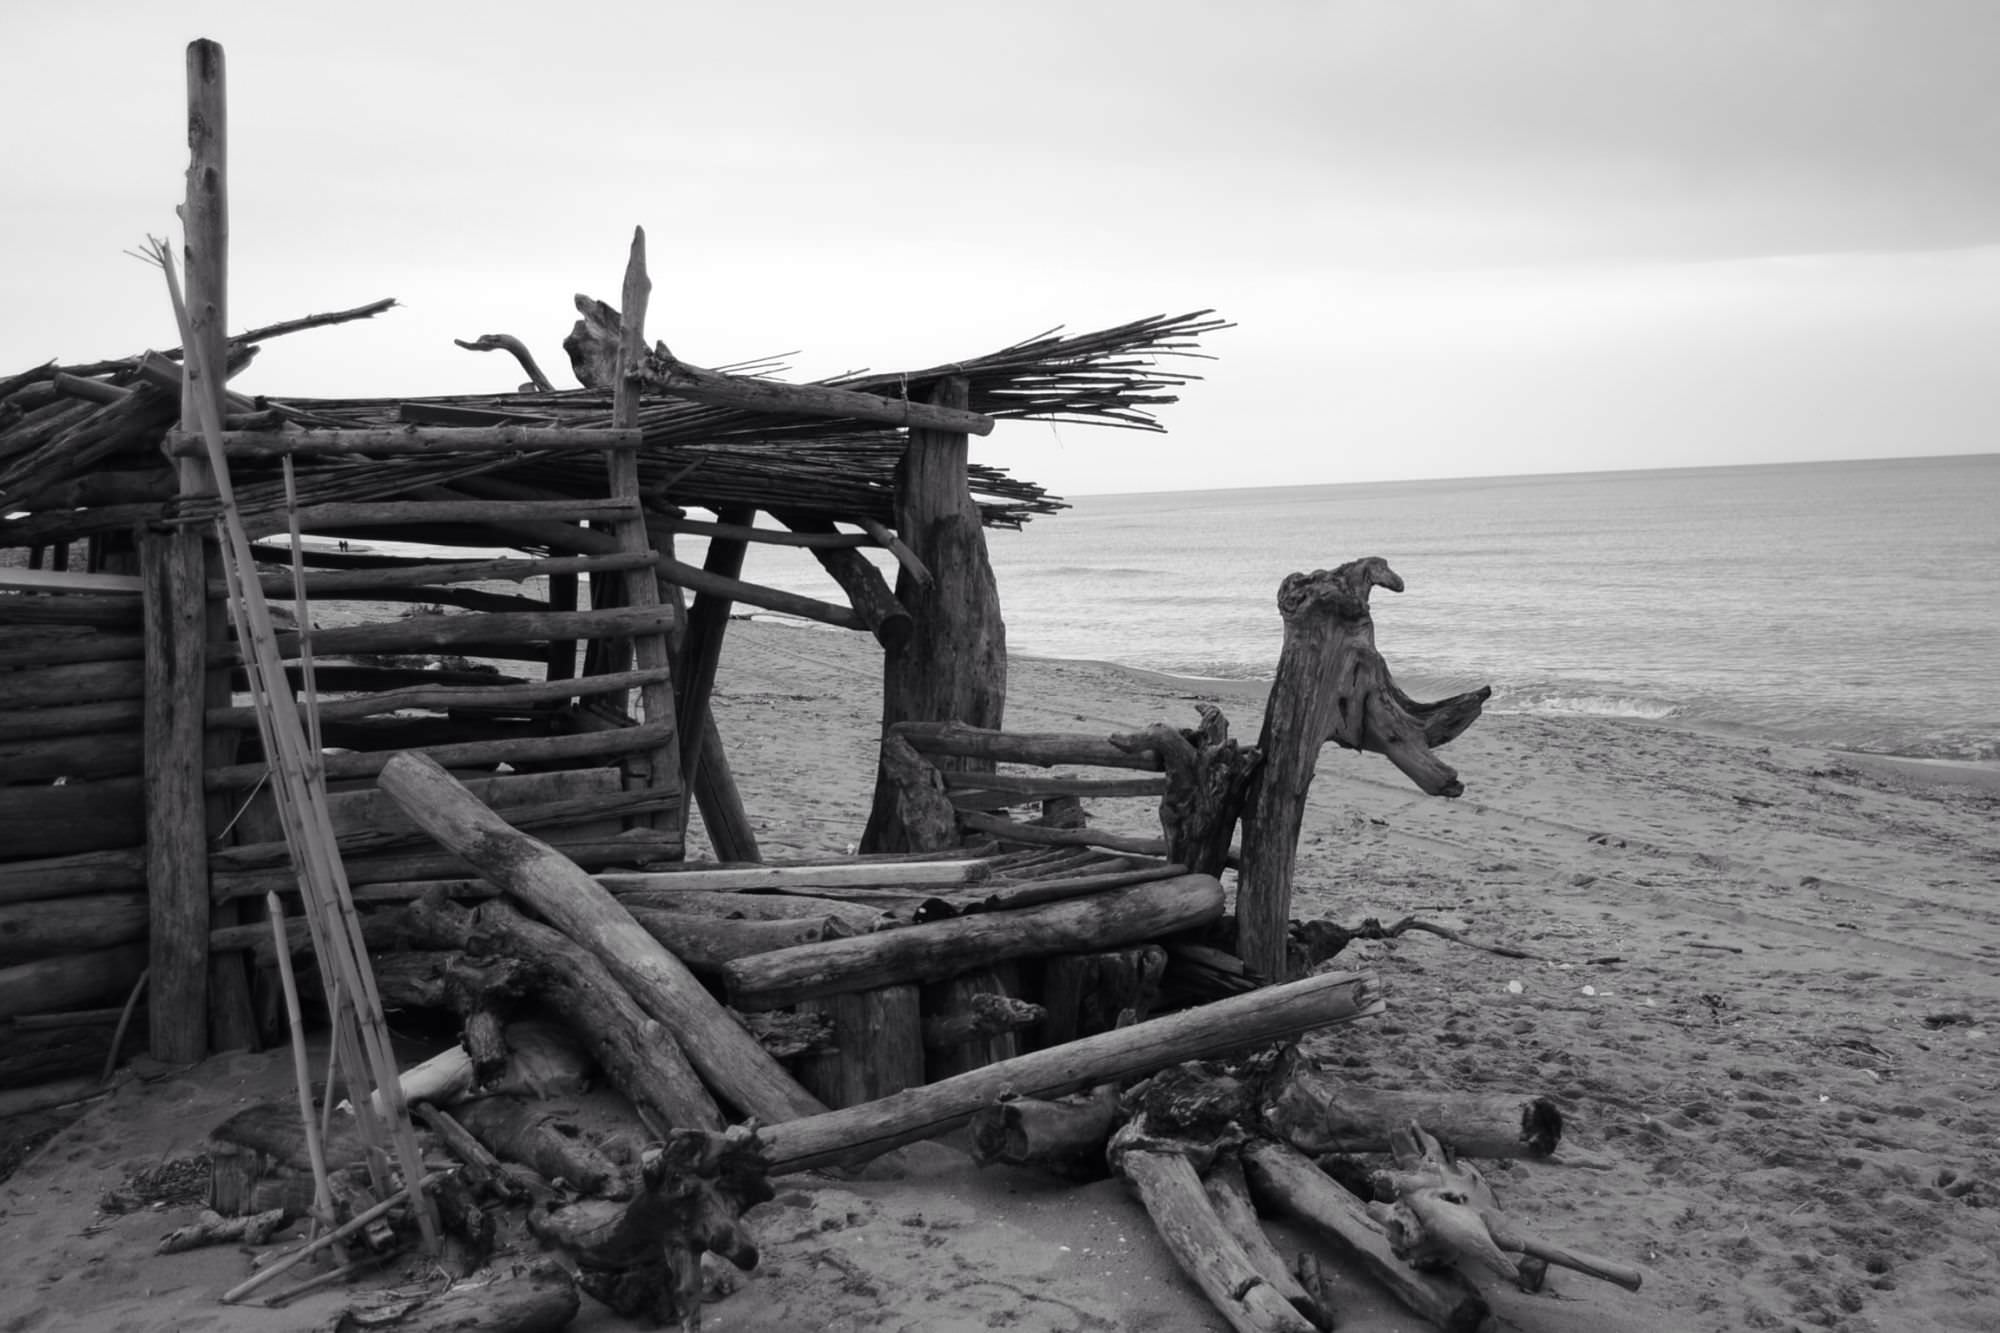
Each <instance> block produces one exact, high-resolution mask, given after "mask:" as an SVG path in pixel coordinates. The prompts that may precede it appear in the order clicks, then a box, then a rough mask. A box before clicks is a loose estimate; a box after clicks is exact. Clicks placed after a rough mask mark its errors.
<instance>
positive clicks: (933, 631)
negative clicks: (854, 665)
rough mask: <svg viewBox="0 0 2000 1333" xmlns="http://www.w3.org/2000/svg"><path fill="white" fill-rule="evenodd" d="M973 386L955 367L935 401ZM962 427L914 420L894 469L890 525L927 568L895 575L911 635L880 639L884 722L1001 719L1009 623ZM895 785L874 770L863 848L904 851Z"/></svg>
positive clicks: (979, 766) (968, 764)
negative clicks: (927, 577)
mask: <svg viewBox="0 0 2000 1333" xmlns="http://www.w3.org/2000/svg"><path fill="white" fill-rule="evenodd" d="M969 395H970V389H969V387H968V385H967V383H966V381H965V379H964V378H963V377H962V376H951V377H948V378H946V379H944V380H942V381H940V382H939V383H938V385H937V387H936V388H935V389H934V390H933V391H932V393H931V401H932V402H933V403H934V404H936V405H937V406H940V407H944V408H949V409H956V410H962V409H963V408H964V407H965V405H966V402H967V401H968V398H969ZM967 460H968V442H967V439H966V437H965V436H964V435H961V434H952V433H949V432H945V431H939V430H928V429H923V430H919V429H912V430H911V431H910V442H909V445H908V447H907V448H906V449H905V450H904V453H903V461H902V463H901V464H900V465H899V467H898V469H897V479H896V531H897V532H898V533H899V534H900V535H901V537H902V539H903V541H904V543H905V544H906V545H908V546H909V548H910V549H911V550H912V551H913V552H914V553H915V555H916V558H917V559H918V560H920V561H921V562H922V564H923V567H924V568H926V569H928V570H930V573H931V582H930V583H929V585H928V586H926V585H924V584H920V583H919V582H918V581H917V580H916V579H915V578H913V577H911V575H910V572H909V570H907V569H904V570H902V571H901V573H900V574H899V576H898V577H897V580H896V600H897V601H898V602H900V603H901V604H902V605H903V606H904V607H905V608H906V609H907V610H908V611H909V613H910V617H911V621H912V625H913V632H912V634H911V635H910V638H909V641H908V642H906V643H904V644H902V645H900V646H891V647H888V648H887V649H885V652H884V660H883V669H882V725H883V727H884V728H887V727H890V726H893V725H895V724H896V723H898V722H906V721H912V720H920V721H935V722H964V723H970V724H971V725H973V726H977V727H988V728H993V729H998V728H999V727H1000V725H1001V719H1002V716H1003V714H1004V713H1005V711H1006V706H1007V627H1006V624H1005V623H1004V622H1003V621H1002V620H1001V618H1000V594H999V590H998V587H997V585H996V584H995V582H994V579H993V567H992V565H991V564H990V563H989V561H988V560H987V556H986V534H985V531H984V529H983V528H982V527H981V525H980V520H979V510H978V508H977V506H975V505H974V504H973V503H972V493H971V488H970V483H969V481H968V474H967ZM939 767H940V768H945V769H957V770H961V771H966V772H977V771H981V770H989V769H991V767H992V765H991V764H990V763H988V762H986V761H983V760H967V759H947V760H945V761H944V762H943V763H941V764H940V765H939ZM897 808H898V801H897V787H896V783H895V781H894V779H893V778H891V777H890V775H889V774H887V773H886V772H883V773H878V774H877V776H876V780H875V801H874V807H873V809H872V810H871V812H870V814H869V817H868V828H867V831H866V832H865V833H863V835H862V838H861V847H862V850H863V851H870V852H875V851H892V852H893V851H903V850H905V849H906V848H907V846H908V839H907V836H906V834H905V832H904V830H903V828H902V826H901V823H900V821H899V820H898V819H897Z"/></svg>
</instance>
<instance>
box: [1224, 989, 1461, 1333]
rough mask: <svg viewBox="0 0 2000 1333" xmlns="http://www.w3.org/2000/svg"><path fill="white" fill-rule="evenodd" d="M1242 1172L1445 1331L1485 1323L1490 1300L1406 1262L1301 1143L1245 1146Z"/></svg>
mask: <svg viewBox="0 0 2000 1333" xmlns="http://www.w3.org/2000/svg"><path fill="white" fill-rule="evenodd" d="M1260 993H1261V994H1269V993H1270V992H1268V991H1265V992H1260ZM1243 1170H1244V1174H1245V1175H1246V1176H1247V1177H1248V1178H1249V1181H1250V1190H1251V1194H1252V1196H1253V1197H1254V1198H1256V1199H1257V1201H1258V1204H1259V1206H1260V1207H1261V1208H1263V1209H1265V1210H1267V1211H1272V1212H1278V1213H1282V1214H1284V1215H1285V1216H1288V1217H1292V1218H1296V1219H1297V1220H1298V1221H1300V1222H1303V1223H1305V1224H1306V1225H1307V1226H1310V1227H1311V1228H1312V1229H1313V1230H1314V1231H1315V1232H1317V1233H1319V1234H1320V1235H1322V1236H1325V1237H1326V1238H1327V1239H1329V1240H1332V1241H1334V1242H1335V1243H1336V1244H1337V1245H1338V1246H1339V1247H1340V1248H1341V1249H1342V1250H1344V1251H1346V1252H1347V1253H1348V1254H1350V1255H1352V1256H1353V1257H1354V1258H1355V1259H1356V1260H1358V1261H1359V1262H1360V1264H1361V1265H1362V1267H1363V1268H1365V1269H1366V1270H1367V1271H1368V1273H1369V1275H1370V1276H1371V1277H1373V1278H1374V1279H1375V1280H1376V1281H1377V1282H1380V1283H1381V1284H1382V1285H1383V1286H1384V1287H1386V1288H1387V1289H1388V1290H1389V1292H1390V1293H1391V1294H1392V1295H1394V1296H1395V1297H1396V1299H1397V1300H1399V1301H1401V1302H1402V1303H1403V1304H1404V1305H1405V1306H1407V1307H1408V1308H1409V1309H1410V1310H1412V1311H1414V1312H1415V1313H1416V1314H1417V1315H1419V1316H1421V1317H1422V1318H1424V1319H1427V1320H1429V1321H1430V1322H1431V1323H1433V1324H1435V1325H1437V1326H1438V1327H1439V1328H1441V1329H1444V1330H1446V1333H1476V1331H1477V1330H1479V1329H1480V1328H1481V1327H1482V1326H1483V1325H1484V1324H1485V1323H1486V1320H1487V1316H1488V1314H1489V1313H1490V1308H1489V1307H1488V1306H1487V1304H1486V1300H1485V1298H1484V1297H1482V1296H1481V1295H1479V1293H1478V1292H1476V1291H1473V1290H1471V1289H1470V1288H1469V1287H1468V1286H1467V1285H1466V1284H1465V1283H1464V1281H1463V1280H1462V1279H1459V1278H1458V1277H1457V1276H1456V1275H1455V1274H1444V1275H1439V1274H1431V1273H1420V1272H1418V1271H1417V1270H1416V1269H1414V1268H1412V1267H1410V1266H1409V1265H1408V1264H1406V1263H1404V1262H1403V1261H1402V1259H1401V1258H1399V1257H1398V1256H1397V1254H1396V1252H1395V1250H1394V1249H1393V1248H1392V1247H1391V1246H1390V1244H1389V1237H1388V1236H1387V1235H1386V1234H1384V1233H1383V1231H1382V1229H1381V1228H1380V1227H1379V1226H1378V1225H1376V1223H1375V1220H1374V1219H1373V1218H1371V1217H1370V1216H1369V1215H1368V1209H1367V1207H1366V1205H1364V1204H1363V1203H1362V1202H1361V1200H1359V1199H1357V1198H1355V1197H1354V1196H1353V1195H1352V1194H1349V1193H1348V1192H1347V1191H1346V1190H1345V1189H1343V1188H1342V1187H1341V1186H1339V1185H1337V1184H1335V1183H1334V1182H1333V1181H1332V1180H1331V1179H1329V1178H1328V1177H1327V1174H1326V1173H1325V1172H1324V1171H1321V1170H1320V1169H1319V1168H1318V1167H1317V1166H1314V1165H1313V1164H1312V1162H1311V1160H1309V1159H1308V1158H1306V1157H1305V1156H1303V1155H1302V1154H1301V1153H1300V1152H1299V1151H1298V1150H1297V1149H1296V1148H1292V1147H1289V1146H1287V1145H1285V1144H1282V1143H1273V1142H1271V1141H1269V1140H1256V1141H1253V1142H1251V1143H1248V1144H1245V1145H1244V1148H1243Z"/></svg>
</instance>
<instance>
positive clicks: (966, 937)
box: [722, 875, 1223, 1010]
mask: <svg viewBox="0 0 2000 1333" xmlns="http://www.w3.org/2000/svg"><path fill="white" fill-rule="evenodd" d="M1222 900H1223V895H1222V885H1221V884H1219V883H1218V882H1217V881H1216V880H1215V878H1214V877H1213V876H1210V875H1185V876H1182V877H1180V878H1178V879H1170V880H1155V881H1151V882H1149V883H1145V884H1134V885H1131V886H1129V887H1127V888H1122V889H1112V890H1109V891H1108V892H1105V893H1100V894H1096V895H1094V896H1092V897H1088V898H1080V899H1074V900H1071V901H1067V902H1059V903H1050V904H1048V905H1046V906H1042V907H1026V908H1020V909H1018V910H1015V911H1008V912H981V913H979V914H977V915H975V916H962V917H956V918H953V919H952V920H949V921H937V922H933V923H931V924H929V925H922V926H908V927H905V928H903V929H900V930H885V931H877V932H875V933H874V934H870V935H856V936H853V937H851V938H849V939H844V940H828V941H825V942H824V943H820V944H804V945H799V946H798V947H796V948H792V949H783V950H780V951H778V952H776V953H767V954H759V955H757V956H755V957H752V958H741V959H737V960H736V961H734V962H732V963H729V964H727V965H726V966H724V968H723V969H722V972H723V978H724V980H725V982H726V983H727V985H728V989H729V997H730V1002H731V1003H732V1004H735V1005H737V1006H738V1007H739V1008H743V1009H753V1010H754V1009H776V1008H780V1007H782V1006H784V1005H788V1004H795V1003H797V1002H798V1001H800V1000H810V999H821V998H824V997H826V996H828V995H840V994H845V993H848V992H851V991H856V990H867V989H871V988H873V987H876V986H886V985H890V984H893V983H896V982H904V981H941V980H943V979H944V978H946V977H950V976H955V975H957V974H958V973H960V972H965V971H969V970H971V969H973V968H977V967H985V966H987V965H989V964H992V963H998V962H1002V961H1004V960H1006V959H1010V958H1030V957H1042V956H1046V955H1048V954H1051V953H1065V952H1078V951H1082V950H1087V949H1102V948H1114V947H1116V946H1118V945H1121V944H1131V943H1135V942H1138V941H1142V940H1150V939H1153V938H1155V937H1157V936H1160V935H1170V934H1172V933H1174V932H1175V931H1178V930H1189V929H1192V928H1194V927H1195V926H1199V925H1204V924H1206V923H1208V922H1210V921H1214V920H1216V919H1217V918H1219V917H1220V916H1221V915H1222Z"/></svg>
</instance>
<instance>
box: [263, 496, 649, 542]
mask: <svg viewBox="0 0 2000 1333" xmlns="http://www.w3.org/2000/svg"><path fill="white" fill-rule="evenodd" d="M637 508H638V506H637V505H635V504H634V503H633V502H632V501H630V500H365V501H353V502H342V503H335V504H316V505H307V506H306V507H304V508H303V509H301V510H299V513H298V525H299V530H300V531H301V532H318V531H319V530H320V529H322V528H391V527H397V526H400V525H402V524H406V523H418V524H426V525H429V524H438V523H480V524H485V523H504V522H508V521H510V520H514V519H529V520H533V521H536V522H544V523H547V522H569V521H574V520H580V519H615V518H633V517H636V516H637V515H636V510H637ZM289 526H290V519H289V518H288V517H287V516H286V515H284V514H281V513H280V514H258V515H252V516H250V517H249V518H246V519H245V520H244V529H245V531H247V532H248V533H249V534H250V535H251V536H253V537H261V536H265V535H267V534H270V533H274V532H284V531H286V530H287V528H288V527H289Z"/></svg>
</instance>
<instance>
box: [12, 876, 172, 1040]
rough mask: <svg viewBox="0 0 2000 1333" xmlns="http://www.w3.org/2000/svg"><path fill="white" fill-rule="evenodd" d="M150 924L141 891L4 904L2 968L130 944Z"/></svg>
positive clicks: (141, 937)
mask: <svg viewBox="0 0 2000 1333" xmlns="http://www.w3.org/2000/svg"><path fill="white" fill-rule="evenodd" d="M147 920H148V911H147V903H146V896H145V895H144V894H137V893H121V894H94V895H92V896H90V897H87V898H54V899H43V900H41V901H37V902H24V903H13V904H8V905H0V966H6V965H8V964H12V963H24V962H27V961H29V960H30V959H34V958H49V957H54V956H56V955H59V954H66V953H76V952H80V951H82V950H85V949H107V948H110V947H111V946H112V945H114V944H130V943H132V942H133V941H135V940H142V939H144V938H146V926H147ZM204 1021H205V1020H204Z"/></svg>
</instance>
